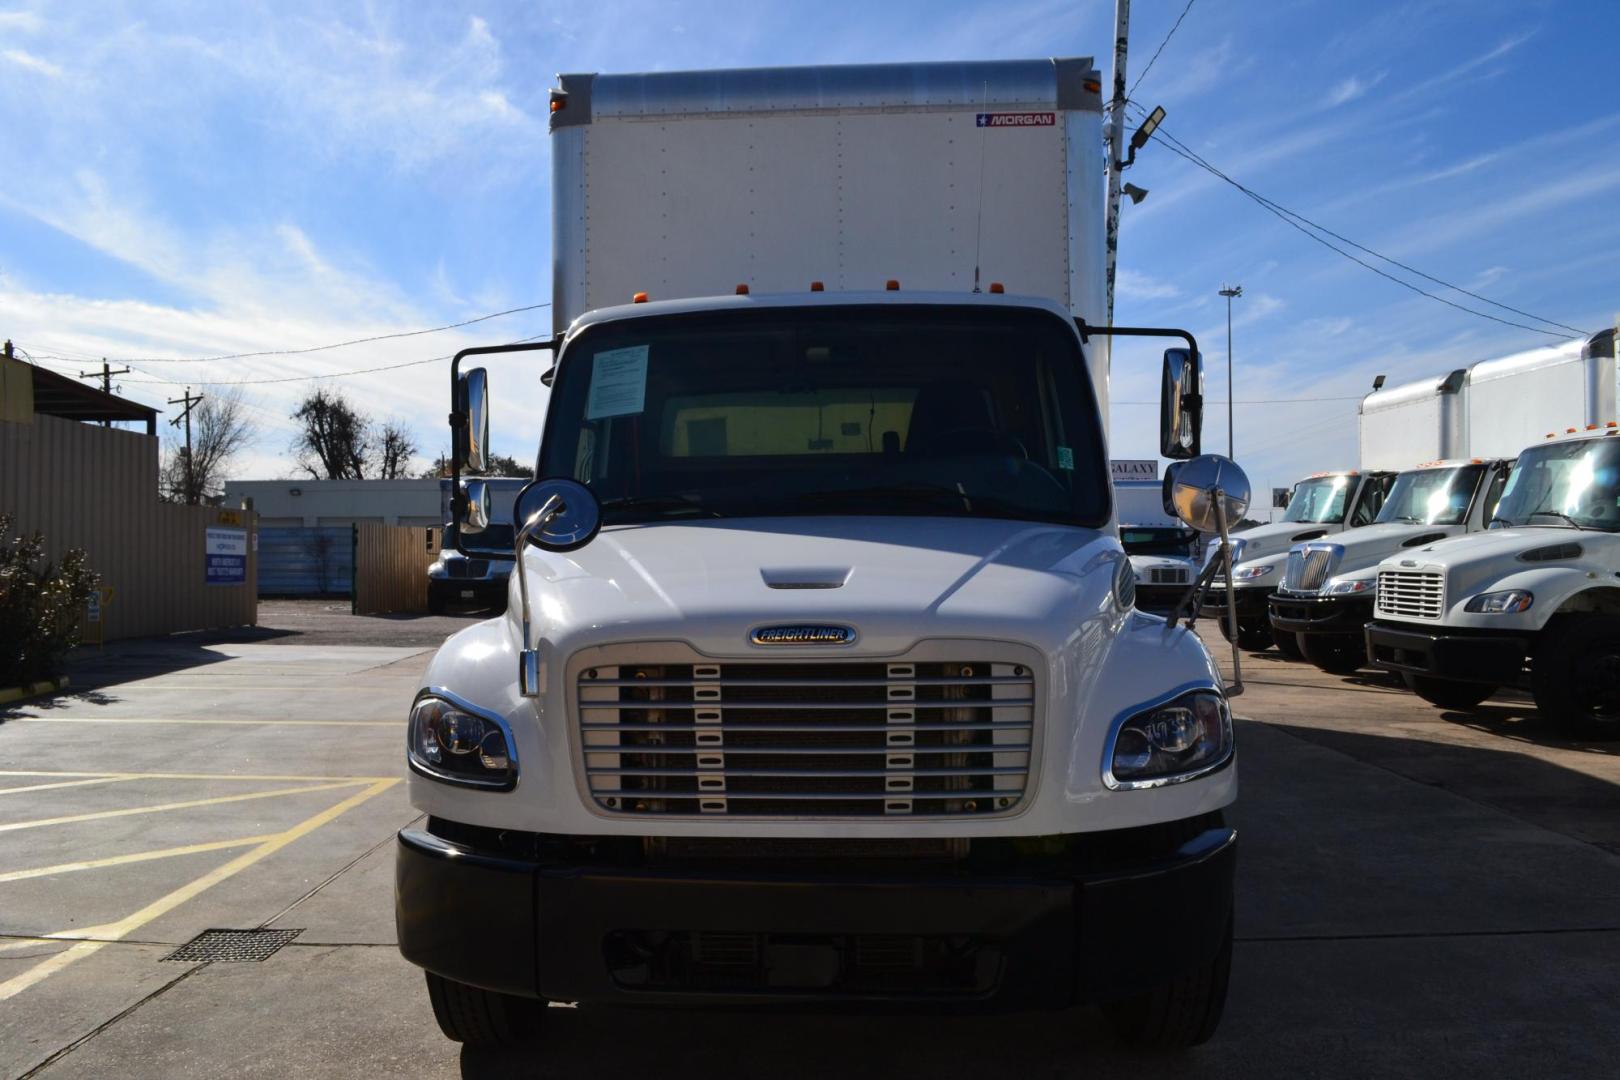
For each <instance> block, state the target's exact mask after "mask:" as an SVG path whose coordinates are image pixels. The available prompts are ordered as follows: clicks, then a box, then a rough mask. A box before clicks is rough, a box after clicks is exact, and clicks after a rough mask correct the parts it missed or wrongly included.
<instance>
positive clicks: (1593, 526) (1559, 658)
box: [1367, 331, 1620, 738]
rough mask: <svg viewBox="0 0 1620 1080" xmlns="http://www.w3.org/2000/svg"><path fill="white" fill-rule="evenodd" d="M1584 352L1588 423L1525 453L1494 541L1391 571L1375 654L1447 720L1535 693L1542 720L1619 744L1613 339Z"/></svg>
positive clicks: (1419, 551)
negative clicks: (1450, 714) (1500, 694)
mask: <svg viewBox="0 0 1620 1080" xmlns="http://www.w3.org/2000/svg"><path fill="white" fill-rule="evenodd" d="M1582 351H1583V352H1584V354H1585V358H1586V359H1587V360H1588V361H1593V362H1592V363H1590V364H1588V365H1586V374H1587V376H1588V377H1587V379H1586V380H1585V381H1587V383H1588V385H1589V386H1590V388H1591V396H1590V398H1589V401H1590V404H1591V410H1592V411H1590V412H1589V413H1588V414H1587V416H1586V418H1585V421H1584V422H1583V423H1580V424H1579V425H1576V424H1574V423H1571V424H1570V425H1569V426H1567V427H1564V428H1560V429H1556V430H1554V431H1552V432H1544V433H1543V435H1542V437H1541V439H1540V440H1539V441H1537V442H1535V443H1533V444H1532V445H1530V446H1528V447H1527V448H1525V449H1524V450H1523V451H1522V452H1521V453H1520V454H1519V456H1518V460H1517V461H1516V462H1515V463H1514V466H1513V471H1512V473H1511V474H1510V475H1509V477H1508V481H1507V486H1506V488H1505V489H1504V490H1503V492H1502V496H1501V499H1500V500H1499V501H1498V503H1497V505H1496V508H1495V512H1494V515H1493V520H1492V525H1491V528H1490V529H1488V530H1486V531H1485V532H1481V533H1477V534H1474V535H1471V536H1461V537H1455V538H1452V539H1449V540H1443V541H1439V542H1437V543H1434V544H1427V545H1424V546H1422V547H1419V548H1415V549H1412V550H1410V551H1403V552H1400V553H1398V554H1395V555H1392V556H1390V557H1389V558H1387V559H1385V560H1384V561H1383V562H1381V563H1380V564H1379V566H1378V571H1377V574H1378V579H1377V593H1376V601H1375V604H1374V611H1373V621H1372V622H1371V623H1369V624H1368V626H1367V651H1368V654H1369V656H1370V657H1371V659H1372V662H1373V664H1374V665H1375V666H1377V667H1380V668H1384V669H1386V670H1390V671H1397V672H1400V673H1401V675H1402V676H1403V678H1404V679H1405V680H1406V683H1407V685H1408V686H1409V687H1410V688H1411V689H1413V690H1414V691H1416V692H1417V693H1418V694H1419V695H1421V696H1422V697H1423V698H1425V699H1426V700H1428V701H1430V702H1432V703H1433V704H1435V705H1439V706H1441V707H1443V708H1447V709H1463V710H1466V709H1471V708H1474V707H1475V706H1477V705H1479V704H1480V703H1481V702H1483V701H1484V700H1485V699H1486V698H1488V697H1489V696H1491V694H1493V693H1495V692H1496V691H1497V690H1498V689H1500V688H1501V687H1504V686H1511V687H1527V688H1528V689H1529V690H1530V691H1531V692H1532V693H1533V694H1534V696H1535V700H1536V706H1537V708H1538V709H1539V710H1540V711H1541V712H1542V714H1543V715H1545V716H1546V717H1548V718H1549V719H1550V720H1552V721H1553V722H1555V723H1557V724H1559V725H1561V726H1563V727H1565V728H1566V729H1567V730H1569V731H1570V732H1571V733H1572V734H1577V735H1581V736H1594V735H1595V736H1599V737H1609V738H1613V737H1616V736H1620V427H1617V426H1616V422H1615V419H1614V418H1615V396H1614V393H1615V381H1614V380H1615V375H1614V353H1615V348H1614V333H1613V332H1612V331H1609V332H1605V333H1603V334H1599V335H1597V336H1595V337H1593V338H1592V339H1590V340H1589V341H1588V342H1586V343H1584V346H1583V349H1582ZM1477 371H1478V369H1476V372H1477ZM1513 396H1514V397H1515V398H1517V400H1519V401H1520V402H1521V403H1522V402H1523V401H1524V400H1525V395H1523V394H1517V395H1513ZM1502 405H1503V408H1504V410H1505V411H1504V414H1503V417H1504V419H1506V418H1507V417H1508V416H1511V415H1512V414H1513V405H1512V403H1511V401H1510V400H1509V399H1507V398H1504V399H1503V400H1502ZM1605 410H1606V416H1607V418H1603V417H1604V416H1605ZM1575 419H1576V417H1573V416H1572V417H1571V420H1572V421H1573V420H1575ZM1475 423H1476V424H1477V423H1479V417H1478V416H1476V418H1475Z"/></svg>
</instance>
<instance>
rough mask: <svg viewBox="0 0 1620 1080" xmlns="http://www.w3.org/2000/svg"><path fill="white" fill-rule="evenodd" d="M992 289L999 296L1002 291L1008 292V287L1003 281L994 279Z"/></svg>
mask: <svg viewBox="0 0 1620 1080" xmlns="http://www.w3.org/2000/svg"><path fill="white" fill-rule="evenodd" d="M990 291H991V292H992V293H995V294H996V295H997V296H1000V295H1001V294H1002V293H1004V292H1006V291H1007V289H1006V287H1005V286H1004V285H1002V284H1001V282H999V281H992V282H991V283H990Z"/></svg>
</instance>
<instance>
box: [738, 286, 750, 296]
mask: <svg viewBox="0 0 1620 1080" xmlns="http://www.w3.org/2000/svg"><path fill="white" fill-rule="evenodd" d="M737 295H738V296H747V295H748V286H746V285H739V286H737Z"/></svg>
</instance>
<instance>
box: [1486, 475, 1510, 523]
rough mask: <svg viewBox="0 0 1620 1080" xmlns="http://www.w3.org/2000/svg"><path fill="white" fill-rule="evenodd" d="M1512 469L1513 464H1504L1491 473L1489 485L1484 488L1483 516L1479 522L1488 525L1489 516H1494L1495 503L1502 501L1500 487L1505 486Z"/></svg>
mask: <svg viewBox="0 0 1620 1080" xmlns="http://www.w3.org/2000/svg"><path fill="white" fill-rule="evenodd" d="M1512 469H1513V466H1511V465H1504V466H1502V467H1501V468H1499V469H1497V470H1496V471H1495V472H1494V473H1493V474H1492V475H1491V479H1490V483H1489V486H1488V487H1486V489H1485V507H1484V516H1483V517H1481V518H1480V521H1481V522H1483V523H1485V524H1487V525H1488V524H1490V520H1491V518H1493V517H1495V516H1496V504H1497V503H1499V502H1501V501H1502V489H1503V488H1505V487H1507V482H1508V475H1509V474H1510V473H1511V472H1512Z"/></svg>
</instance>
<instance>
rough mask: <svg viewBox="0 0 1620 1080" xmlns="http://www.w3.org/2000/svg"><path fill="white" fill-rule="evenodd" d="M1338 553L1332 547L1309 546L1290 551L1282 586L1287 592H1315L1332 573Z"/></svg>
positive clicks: (1336, 562)
mask: <svg viewBox="0 0 1620 1080" xmlns="http://www.w3.org/2000/svg"><path fill="white" fill-rule="evenodd" d="M1338 554H1339V553H1338V552H1337V551H1336V550H1334V549H1333V548H1316V547H1311V548H1306V549H1304V550H1303V551H1290V552H1289V553H1288V566H1287V568H1286V569H1285V570H1284V572H1283V580H1282V587H1283V588H1284V589H1285V590H1286V591H1288V592H1296V593H1304V592H1316V591H1317V590H1318V589H1320V588H1321V587H1322V585H1323V584H1324V583H1325V582H1326V581H1327V579H1328V576H1329V575H1330V574H1332V573H1333V568H1334V567H1335V566H1336V565H1337V564H1338V561H1339V560H1338Z"/></svg>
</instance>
